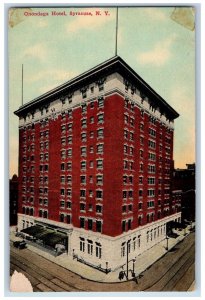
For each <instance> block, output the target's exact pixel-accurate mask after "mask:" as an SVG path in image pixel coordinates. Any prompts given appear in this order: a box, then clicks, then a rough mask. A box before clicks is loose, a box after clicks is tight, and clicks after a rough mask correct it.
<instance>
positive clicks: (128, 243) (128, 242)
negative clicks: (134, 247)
mask: <svg viewBox="0 0 205 300" xmlns="http://www.w3.org/2000/svg"><path fill="white" fill-rule="evenodd" d="M130 241H131V239H130V240H128V241H127V280H128V271H129V270H128V269H129V268H128V264H129V248H128V246H129V245H130Z"/></svg>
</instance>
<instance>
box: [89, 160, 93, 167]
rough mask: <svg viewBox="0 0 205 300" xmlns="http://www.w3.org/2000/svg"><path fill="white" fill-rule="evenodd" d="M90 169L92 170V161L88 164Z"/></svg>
mask: <svg viewBox="0 0 205 300" xmlns="http://www.w3.org/2000/svg"><path fill="white" fill-rule="evenodd" d="M89 166H90V168H93V161H92V160H91V161H90V163H89Z"/></svg>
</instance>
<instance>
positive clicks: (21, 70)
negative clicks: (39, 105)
mask: <svg viewBox="0 0 205 300" xmlns="http://www.w3.org/2000/svg"><path fill="white" fill-rule="evenodd" d="M21 71H22V72H21V77H22V78H21V101H22V105H23V64H22V70H21Z"/></svg>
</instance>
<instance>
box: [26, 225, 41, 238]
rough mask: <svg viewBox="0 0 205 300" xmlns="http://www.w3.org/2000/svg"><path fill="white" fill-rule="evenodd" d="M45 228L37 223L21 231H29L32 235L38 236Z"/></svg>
mask: <svg viewBox="0 0 205 300" xmlns="http://www.w3.org/2000/svg"><path fill="white" fill-rule="evenodd" d="M44 230H45V228H44V227H43V226H39V225H35V226H31V227H28V228H24V229H23V230H21V232H23V233H27V234H29V235H31V236H36V234H38V233H41V232H43V231H44Z"/></svg>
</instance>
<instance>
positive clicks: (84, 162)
mask: <svg viewBox="0 0 205 300" xmlns="http://www.w3.org/2000/svg"><path fill="white" fill-rule="evenodd" d="M80 164H81V170H85V169H86V161H81V163H80Z"/></svg>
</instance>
